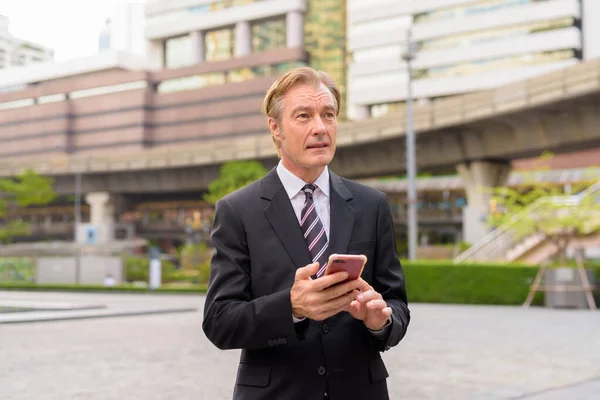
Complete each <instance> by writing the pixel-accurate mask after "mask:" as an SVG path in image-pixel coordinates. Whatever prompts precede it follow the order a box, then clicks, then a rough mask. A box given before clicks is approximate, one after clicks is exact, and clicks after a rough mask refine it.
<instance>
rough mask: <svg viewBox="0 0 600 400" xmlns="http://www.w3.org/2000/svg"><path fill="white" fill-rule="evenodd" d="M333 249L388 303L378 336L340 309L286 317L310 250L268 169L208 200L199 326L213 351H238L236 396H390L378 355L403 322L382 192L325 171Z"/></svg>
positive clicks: (406, 317) (398, 335)
mask: <svg viewBox="0 0 600 400" xmlns="http://www.w3.org/2000/svg"><path fill="white" fill-rule="evenodd" d="M330 183H331V190H330V208H331V227H330V236H329V245H330V247H331V252H332V253H346V254H364V255H366V256H367V258H368V262H367V264H366V266H365V269H364V271H363V274H362V277H363V278H364V279H365V280H366V281H367V282H369V284H371V285H372V286H373V287H374V288H375V289H376V290H377V291H378V292H379V293H381V294H382V295H383V298H384V299H385V300H386V301H387V303H388V305H389V306H390V307H391V308H392V310H393V316H392V318H393V322H392V325H391V329H389V331H388V334H387V335H386V337H384V338H383V339H377V338H376V337H375V336H373V334H372V333H371V332H369V330H368V329H367V328H366V326H365V325H364V323H363V322H362V321H358V320H356V319H354V318H353V317H352V316H351V315H350V314H348V313H347V312H342V313H340V314H337V315H335V316H333V317H331V318H329V319H327V320H325V321H313V320H308V319H306V320H304V321H303V322H300V323H297V324H294V323H293V319H292V306H291V301H290V289H291V287H292V284H293V282H294V276H295V272H296V269H297V268H299V267H303V266H305V265H307V264H310V263H311V256H310V253H309V251H308V248H307V246H306V242H305V241H304V237H303V234H302V231H301V228H300V225H299V223H298V220H297V218H296V216H295V214H294V210H293V208H292V205H291V202H290V200H289V197H288V195H287V193H286V191H285V189H284V188H283V185H282V184H281V181H280V180H279V177H278V175H277V172H276V170H275V169H273V170H272V171H270V172H269V173H268V174H267V176H265V177H264V178H263V179H261V180H259V181H257V182H254V183H252V184H250V185H248V186H246V187H245V188H243V189H241V190H238V191H236V192H234V193H231V194H229V195H227V196H225V197H224V198H223V199H221V200H220V201H219V202H218V203H217V205H216V215H215V221H214V225H213V237H212V238H213V243H214V246H215V248H216V252H215V254H214V257H213V259H212V264H211V272H210V281H209V288H208V293H207V297H206V304H205V308H204V320H203V323H202V327H203V330H204V332H205V333H206V336H207V337H208V339H209V340H210V341H211V342H212V343H213V344H215V345H216V346H217V347H218V348H220V349H242V353H241V359H240V364H239V367H238V372H237V379H236V385H235V390H234V396H233V397H234V399H236V400H250V399H253V400H258V399H265V400H281V399H298V400H306V399H311V400H312V399H322V398H323V393H324V391H325V390H326V388H327V391H328V393H329V395H330V397H331V399H333V400H341V399H343V400H348V399H365V400H379V399H388V393H387V384H386V378H387V377H388V372H387V370H386V367H385V365H384V363H383V361H382V359H381V354H380V352H383V351H385V350H388V349H389V348H390V347H392V346H395V345H396V344H398V343H399V342H400V340H401V339H402V338H403V337H404V335H405V333H406V329H407V327H408V324H409V321H410V313H409V310H408V307H407V299H406V291H405V285H404V274H403V271H402V268H401V266H400V262H399V260H398V257H397V254H396V248H395V235H394V228H393V224H392V217H391V212H390V208H389V205H388V203H387V198H386V196H385V195H384V194H383V193H381V192H378V191H376V190H374V189H371V188H368V187H366V186H363V185H360V184H358V183H355V182H352V181H349V180H346V179H343V178H340V177H339V176H337V175H335V174H333V173H332V172H331V171H330Z"/></svg>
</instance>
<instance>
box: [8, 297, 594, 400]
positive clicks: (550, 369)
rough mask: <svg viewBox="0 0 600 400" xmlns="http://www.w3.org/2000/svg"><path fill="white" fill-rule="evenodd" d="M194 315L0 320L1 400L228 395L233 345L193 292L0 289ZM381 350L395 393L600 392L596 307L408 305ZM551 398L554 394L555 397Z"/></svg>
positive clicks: (415, 399) (546, 399) (537, 398)
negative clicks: (225, 345) (210, 322)
mask: <svg viewBox="0 0 600 400" xmlns="http://www.w3.org/2000/svg"><path fill="white" fill-rule="evenodd" d="M6 296H9V297H10V298H12V299H15V300H16V299H22V300H31V301H45V300H46V301H56V302H61V301H62V302H65V303H70V304H72V303H74V302H81V303H87V304H90V303H93V304H107V305H109V307H112V308H113V309H114V308H115V307H138V306H139V305H140V304H144V305H145V306H146V307H159V306H160V307H167V308H168V307H172V308H177V307H180V308H193V307H195V308H197V309H198V311H197V312H190V313H174V314H156V315H145V316H130V317H122V318H101V319H84V320H72V321H48V322H43V323H36V322H32V323H22V324H5V325H0V357H1V358H0V360H1V361H0V399H11V400H34V399H35V400H37V399H44V400H55V399H56V400H65V399H69V400H70V399H85V400H112V399H115V400H117V399H118V400H123V399H144V400H146V399H160V400H164V399H190V400H192V399H193V400H198V399H207V400H208V399H210V400H225V399H231V394H232V389H233V384H234V378H235V373H236V367H237V362H238V357H239V351H238V350H235V351H220V350H218V349H216V348H215V347H214V346H213V345H212V344H211V343H210V342H209V341H208V340H207V339H206V337H205V336H204V334H203V332H202V329H201V323H202V313H201V310H202V307H203V304H204V297H203V296H197V295H186V296H177V295H139V294H135V295H120V294H108V295H107V294H80V293H78V294H76V293H65V294H63V293H10V294H9V292H0V299H2V298H3V297H6ZM410 308H411V311H412V322H411V326H410V328H409V333H408V334H407V337H406V338H405V339H404V340H403V341H402V342H401V343H400V345H399V346H398V347H396V348H394V349H392V350H390V351H389V352H386V353H384V355H383V358H384V359H385V361H386V364H387V366H388V370H389V372H390V379H389V387H390V394H391V398H392V399H411V400H420V399H443V400H447V399H448V400H450V399H467V400H471V399H473V400H480V399H481V400H483V399H485V400H489V399H516V398H522V399H533V400H554V399H559V398H560V399H597V398H598V393H599V392H600V349H599V347H600V343H599V341H598V336H599V333H600V318H599V317H600V314H599V313H597V312H589V311H584V310H582V311H575V310H568V311H567V310H548V309H536V308H534V309H529V310H524V309H522V308H520V307H487V306H455V305H430V304H411V305H410ZM552 396H554V397H552Z"/></svg>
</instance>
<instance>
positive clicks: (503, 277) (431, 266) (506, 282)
mask: <svg viewBox="0 0 600 400" xmlns="http://www.w3.org/2000/svg"><path fill="white" fill-rule="evenodd" d="M402 267H403V269H404V274H405V277H406V290H407V293H408V300H409V302H414V303H454V304H492V305H521V304H523V302H524V301H525V299H526V298H527V294H528V293H529V289H530V285H531V284H532V283H533V280H534V278H535V276H536V274H537V272H538V267H537V266H530V265H522V264H501V263H480V264H453V263H452V261H440V260H433V261H427V260H420V261H416V262H411V261H402ZM595 269H596V276H597V277H598V276H600V268H598V267H596V268H595ZM543 300H544V294H543V293H541V292H538V293H537V294H536V296H535V297H534V301H533V303H532V304H536V305H540V304H543Z"/></svg>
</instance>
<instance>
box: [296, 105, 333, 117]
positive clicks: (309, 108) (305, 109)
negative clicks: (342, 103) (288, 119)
mask: <svg viewBox="0 0 600 400" xmlns="http://www.w3.org/2000/svg"><path fill="white" fill-rule="evenodd" d="M324 108H325V109H326V110H332V111H335V106H334V105H333V104H328V105H326V106H325V107H324ZM298 111H312V107H310V106H298V107H296V108H294V109H293V110H292V115H294V114H296V113H297V112H298Z"/></svg>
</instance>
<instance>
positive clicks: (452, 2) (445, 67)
mask: <svg viewBox="0 0 600 400" xmlns="http://www.w3.org/2000/svg"><path fill="white" fill-rule="evenodd" d="M599 20H600V2H598V1H597V0H418V1H417V0H371V1H369V2H368V3H367V2H365V1H363V0H349V3H348V26H349V29H348V32H349V33H348V50H349V59H350V64H349V67H348V70H349V72H348V78H349V81H350V85H349V88H348V96H349V102H350V103H351V105H350V110H349V113H350V116H351V117H353V118H358V119H362V118H366V117H369V116H374V117H377V116H379V115H381V114H384V113H387V112H390V111H394V110H401V109H402V107H403V102H404V100H405V98H406V94H407V80H408V73H407V68H406V64H405V62H404V61H403V59H402V53H403V52H404V51H405V49H406V48H407V46H406V30H407V28H409V27H411V31H412V43H414V47H415V49H416V58H415V60H414V61H413V68H412V71H413V72H412V76H413V96H414V97H415V98H416V99H424V100H425V101H426V100H427V99H431V98H438V97H443V96H448V95H452V94H457V93H461V92H470V91H477V90H482V89H488V88H491V87H496V86H499V85H502V84H506V83H511V82H515V81H520V80H523V79H527V78H529V77H532V76H536V75H540V74H543V73H546V72H550V71H553V70H557V69H561V68H564V67H566V66H569V65H573V64H575V63H578V62H579V61H580V60H582V59H592V58H596V57H600V25H599V24H598V21H599Z"/></svg>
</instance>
